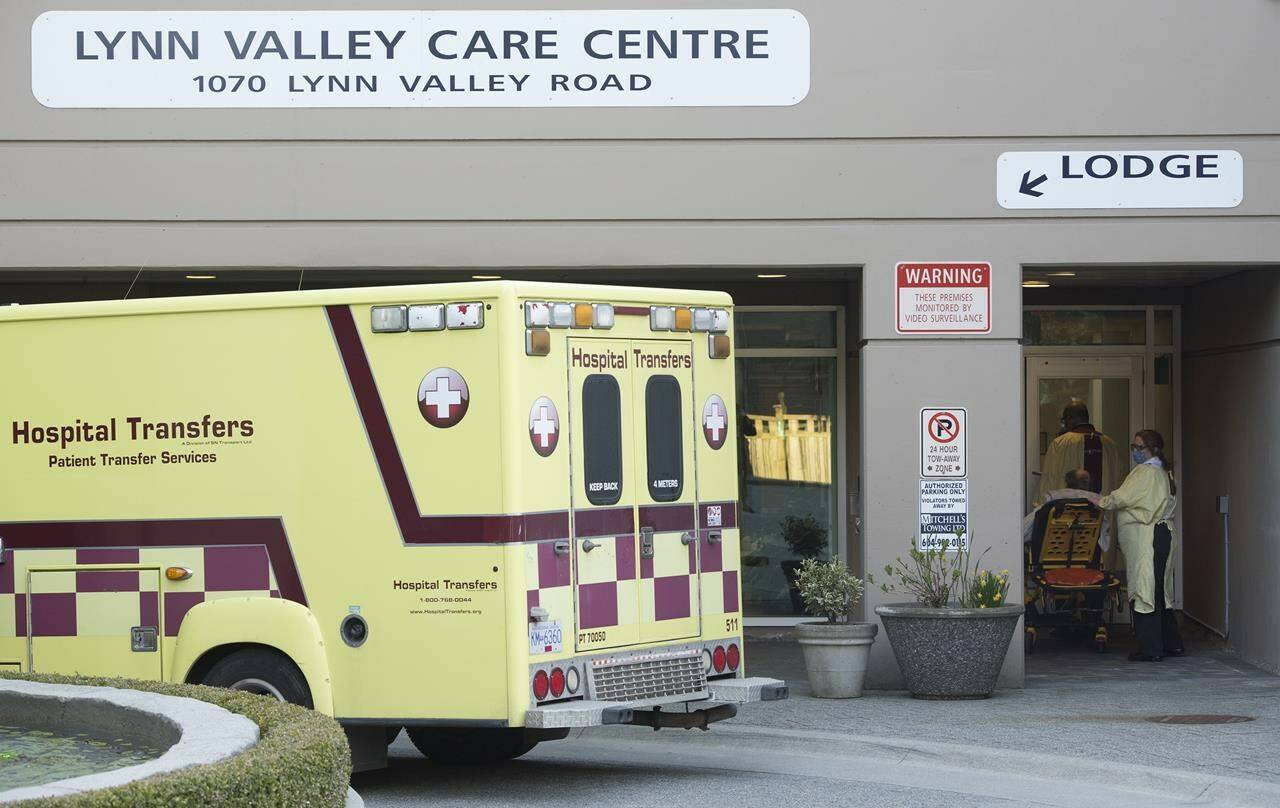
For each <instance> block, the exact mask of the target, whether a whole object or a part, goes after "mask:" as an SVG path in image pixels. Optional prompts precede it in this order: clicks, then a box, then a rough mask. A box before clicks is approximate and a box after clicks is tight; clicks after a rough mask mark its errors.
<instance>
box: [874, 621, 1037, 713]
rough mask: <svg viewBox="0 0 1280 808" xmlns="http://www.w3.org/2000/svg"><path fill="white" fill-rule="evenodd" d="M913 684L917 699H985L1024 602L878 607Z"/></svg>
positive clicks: (992, 687) (905, 674)
mask: <svg viewBox="0 0 1280 808" xmlns="http://www.w3.org/2000/svg"><path fill="white" fill-rule="evenodd" d="M876 614H877V615H879V616H880V621H881V622H882V623H884V633H885V635H886V636H887V637H888V638H889V645H890V647H892V648H893V655H894V657H896V658H897V660H898V668H899V669H900V670H901V671H902V676H903V678H905V679H906V680H907V689H908V690H910V691H911V695H912V696H914V697H915V698H917V699H985V698H989V697H990V696H991V692H992V691H993V690H995V688H996V677H997V676H998V675H999V673H1000V665H1001V664H1002V663H1003V662H1004V657H1005V653H1006V652H1008V650H1009V640H1010V639H1011V638H1012V637H1013V630H1014V628H1016V627H1017V625H1018V618H1019V617H1021V616H1022V614H1023V607H1022V606H1017V605H1014V606H997V607H995V608H991V609H961V608H950V607H948V608H945V609H935V608H933V607H930V606H921V605H919V604H915V603H895V604H886V605H884V606H877V607H876Z"/></svg>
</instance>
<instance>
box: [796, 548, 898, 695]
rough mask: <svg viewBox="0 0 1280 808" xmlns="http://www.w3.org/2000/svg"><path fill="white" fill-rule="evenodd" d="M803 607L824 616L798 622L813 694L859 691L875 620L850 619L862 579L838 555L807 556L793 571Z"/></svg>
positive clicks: (797, 631)
mask: <svg viewBox="0 0 1280 808" xmlns="http://www.w3.org/2000/svg"><path fill="white" fill-rule="evenodd" d="M796 586H797V588H798V589H799V591H800V598H801V600H803V601H804V608H805V611H807V612H809V614H812V615H815V616H819V617H825V618H826V620H824V621H822V622H814V623H801V624H800V625H798V626H796V637H797V639H798V640H799V641H800V648H801V649H802V650H803V651H804V666H805V670H806V671H808V673H809V684H810V686H811V687H812V688H813V695H815V696H817V697H818V698H820V699H852V698H857V697H858V696H861V695H862V681H863V679H864V678H865V677H866V673H867V656H868V655H869V654H870V652H871V643H873V642H875V639H876V631H878V630H879V626H877V625H876V624H875V623H851V622H849V611H850V609H852V608H853V606H854V604H856V603H857V602H858V601H859V600H860V599H861V598H862V581H861V580H860V579H859V578H857V576H855V575H853V574H852V573H850V572H849V570H848V568H847V567H845V565H844V564H842V563H840V562H839V561H828V562H825V563H824V562H821V561H818V560H817V559H816V558H806V559H805V560H804V561H803V562H802V563H801V564H800V569H799V570H798V571H797V572H796Z"/></svg>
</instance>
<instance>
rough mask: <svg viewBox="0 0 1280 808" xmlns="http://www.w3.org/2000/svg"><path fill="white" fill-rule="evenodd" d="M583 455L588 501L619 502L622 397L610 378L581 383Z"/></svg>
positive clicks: (600, 502) (608, 503)
mask: <svg viewBox="0 0 1280 808" xmlns="http://www.w3.org/2000/svg"><path fill="white" fill-rule="evenodd" d="M582 455H583V466H584V469H583V472H584V473H583V477H584V483H585V485H586V487H587V501H588V502H590V503H591V504H592V505H613V504H615V503H617V501H618V500H620V499H622V394H621V392H620V391H619V389H618V380H617V379H615V378H613V377H612V376H606V375H604V374H595V375H592V376H588V377H587V378H586V381H584V382H583V383H582Z"/></svg>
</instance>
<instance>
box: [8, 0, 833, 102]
mask: <svg viewBox="0 0 1280 808" xmlns="http://www.w3.org/2000/svg"><path fill="white" fill-rule="evenodd" d="M31 91H32V93H33V94H34V95H35V98H36V100H37V101H39V102H40V103H41V104H43V105H45V106H46V107H56V108H205V107H220V108H240V107H295V108H304V107H695V106H706V107H727V106H790V105H792V104H798V103H800V101H801V100H802V99H804V97H805V96H806V95H807V94H808V92H809V23H808V21H807V20H806V19H805V17H804V15H803V14H801V13H800V12H798V11H793V10H790V9H760V8H751V9H729V8H725V9H698V10H693V9H690V10H682V9H666V10H656V9H646V10H623V9H606V10H572V11H566V10H554V11H436V10H430V11H412V10H403V11H401V10H391V11H245V10H225V11H49V12H46V13H44V14H41V15H40V16H39V17H38V18H36V21H35V23H34V24H33V25H32V26H31Z"/></svg>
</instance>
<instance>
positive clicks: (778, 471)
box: [736, 307, 845, 625]
mask: <svg viewBox="0 0 1280 808" xmlns="http://www.w3.org/2000/svg"><path fill="white" fill-rule="evenodd" d="M841 314H842V313H841V311H840V310H839V309H838V308H834V307H825V308H824V307H805V308H800V307H791V308H787V307H778V308H743V307H739V308H738V310H737V312H736V332H737V344H738V352H737V354H738V358H737V386H738V390H737V402H738V412H737V424H738V436H739V438H738V440H739V445H738V469H739V472H738V489H739V491H738V496H739V499H740V501H741V508H740V512H741V516H740V531H741V534H740V535H741V541H742V592H743V608H744V615H745V616H746V617H747V619H748V620H749V621H751V622H752V623H755V624H757V625H768V624H774V625H778V624H788V623H794V622H796V621H797V620H798V619H800V618H801V617H802V616H803V615H804V608H803V604H802V603H801V602H800V595H799V592H798V591H797V590H796V588H795V572H796V570H797V569H798V568H799V566H800V564H801V562H802V561H803V560H804V559H806V558H816V559H819V560H822V561H826V560H830V559H831V558H841V559H843V558H844V557H845V552H844V544H843V540H844V535H843V530H842V529H841V526H842V525H843V523H844V502H843V500H844V497H843V494H842V491H843V479H842V476H841V469H842V467H843V452H842V449H841V445H842V441H843V440H844V436H843V430H842V429H841V427H840V425H841V423H842V417H841V415H842V412H843V408H844V397H843V392H842V391H843V388H844V372H843V360H842V358H841V357H842V349H843V344H842V341H841V334H842V332H843V327H844V326H843V321H842V318H841Z"/></svg>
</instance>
